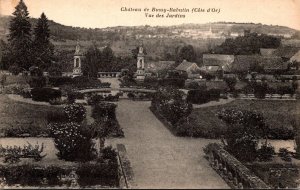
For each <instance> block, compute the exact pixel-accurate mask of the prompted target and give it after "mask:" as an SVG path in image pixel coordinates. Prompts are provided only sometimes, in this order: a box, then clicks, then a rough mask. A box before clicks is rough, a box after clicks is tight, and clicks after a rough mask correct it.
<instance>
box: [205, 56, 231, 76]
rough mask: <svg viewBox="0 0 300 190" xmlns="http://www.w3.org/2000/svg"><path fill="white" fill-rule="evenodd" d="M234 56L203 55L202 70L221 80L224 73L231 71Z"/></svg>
mask: <svg viewBox="0 0 300 190" xmlns="http://www.w3.org/2000/svg"><path fill="white" fill-rule="evenodd" d="M233 61H234V55H222V54H203V67H201V70H202V71H203V72H205V73H208V74H210V75H213V76H216V77H218V78H221V77H222V76H223V74H224V73H229V72H230V71H231V67H232V63H233Z"/></svg>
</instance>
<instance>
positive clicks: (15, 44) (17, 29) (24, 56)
mask: <svg viewBox="0 0 300 190" xmlns="http://www.w3.org/2000/svg"><path fill="white" fill-rule="evenodd" d="M13 15H14V17H13V18H12V20H11V21H10V27H9V31H10V33H9V37H8V40H9V45H10V48H11V51H10V55H9V57H10V58H11V63H10V64H12V65H14V66H18V67H21V68H23V69H25V70H28V69H29V67H30V66H31V64H32V59H33V58H32V55H31V52H32V51H31V50H32V41H31V24H30V22H29V12H28V10H27V6H26V5H25V3H24V2H23V0H20V2H19V4H18V5H17V6H16V7H15V12H13Z"/></svg>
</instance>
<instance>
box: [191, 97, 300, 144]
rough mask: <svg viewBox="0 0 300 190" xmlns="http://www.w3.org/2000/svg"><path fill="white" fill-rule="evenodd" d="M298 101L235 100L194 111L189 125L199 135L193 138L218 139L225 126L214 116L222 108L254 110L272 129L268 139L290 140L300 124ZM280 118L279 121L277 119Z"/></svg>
mask: <svg viewBox="0 0 300 190" xmlns="http://www.w3.org/2000/svg"><path fill="white" fill-rule="evenodd" d="M299 106H300V101H299V100H297V101H271V100H270V101H263V100H235V101H232V102H230V103H228V104H224V105H219V106H212V107H204V108H199V109H194V110H193V112H192V113H191V115H190V116H189V118H190V119H189V121H190V125H192V126H193V128H194V129H195V130H196V129H198V130H197V131H199V133H197V134H195V136H199V137H205V138H219V137H220V136H221V135H222V134H224V132H225V131H226V128H227V127H226V125H225V123H224V122H223V121H221V120H220V119H218V117H217V116H216V114H217V112H218V111H220V110H221V109H223V108H237V109H244V110H253V111H254V110H256V111H259V112H261V113H262V114H263V117H264V118H265V121H266V123H267V124H268V125H269V127H270V128H271V129H272V130H271V134H270V138H273V139H292V138H293V136H294V130H292V128H293V126H295V127H296V129H298V130H299V129H300V126H298V125H296V124H297V123H299V122H300V120H299V119H300V115H299V114H300V113H299V112H298V111H297V108H298V107H299ZM278 118H280V119H278Z"/></svg>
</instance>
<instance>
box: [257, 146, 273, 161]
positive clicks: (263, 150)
mask: <svg viewBox="0 0 300 190" xmlns="http://www.w3.org/2000/svg"><path fill="white" fill-rule="evenodd" d="M274 155H275V150H274V147H273V146H271V144H267V143H263V144H262V145H261V147H260V149H258V150H257V157H258V159H259V160H260V161H263V162H266V161H271V160H272V158H273V156H274Z"/></svg>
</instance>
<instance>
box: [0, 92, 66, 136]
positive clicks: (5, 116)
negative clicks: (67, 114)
mask: <svg viewBox="0 0 300 190" xmlns="http://www.w3.org/2000/svg"><path fill="white" fill-rule="evenodd" d="M58 109H60V108H57V107H53V106H43V105H32V104H27V103H21V102H16V101H14V100H11V99H9V98H8V97H7V96H6V95H0V115H1V120H0V132H1V133H4V130H5V129H12V130H10V133H11V132H12V133H13V132H17V131H20V130H21V131H23V133H30V136H36V135H39V134H41V133H44V131H45V130H46V125H47V112H48V111H57V110H58ZM8 136H13V135H8Z"/></svg>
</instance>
